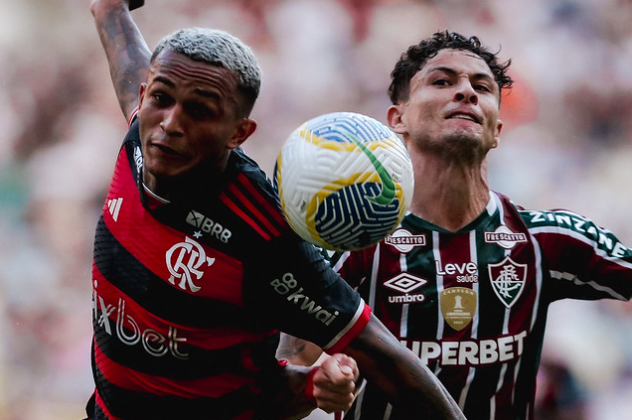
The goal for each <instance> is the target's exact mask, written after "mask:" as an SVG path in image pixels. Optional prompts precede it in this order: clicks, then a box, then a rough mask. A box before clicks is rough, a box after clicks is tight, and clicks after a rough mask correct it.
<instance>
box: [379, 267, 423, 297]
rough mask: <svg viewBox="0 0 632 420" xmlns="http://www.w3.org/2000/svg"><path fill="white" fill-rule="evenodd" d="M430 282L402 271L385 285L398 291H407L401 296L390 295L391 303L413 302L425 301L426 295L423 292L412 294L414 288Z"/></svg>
mask: <svg viewBox="0 0 632 420" xmlns="http://www.w3.org/2000/svg"><path fill="white" fill-rule="evenodd" d="M426 283H428V280H426V279H422V278H421V277H417V276H414V275H412V274H410V273H401V274H398V275H397V276H395V277H393V278H391V279H389V280H387V281H385V282H384V286H386V287H388V288H389V289H392V290H395V291H397V292H401V293H405V294H404V295H401V296H389V297H388V302H389V303H413V302H423V301H424V300H425V299H426V297H425V296H424V295H423V294H422V293H419V294H414V295H410V294H409V293H410V292H412V291H413V290H415V289H417V288H419V287H421V286H423V285H424V284H426Z"/></svg>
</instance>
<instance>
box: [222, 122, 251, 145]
mask: <svg viewBox="0 0 632 420" xmlns="http://www.w3.org/2000/svg"><path fill="white" fill-rule="evenodd" d="M256 129H257V121H255V120H253V119H252V118H242V119H241V121H239V123H238V125H237V129H236V130H235V132H234V133H233V137H231V139H230V141H229V142H228V148H229V149H236V148H237V147H239V146H241V145H242V143H243V142H245V141H246V139H248V137H250V135H251V134H252V133H254V132H255V130H256Z"/></svg>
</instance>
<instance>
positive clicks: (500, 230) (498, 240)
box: [485, 225, 527, 249]
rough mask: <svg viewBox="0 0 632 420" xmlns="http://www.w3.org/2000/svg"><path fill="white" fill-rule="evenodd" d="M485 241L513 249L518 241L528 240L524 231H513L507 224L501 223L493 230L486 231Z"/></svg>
mask: <svg viewBox="0 0 632 420" xmlns="http://www.w3.org/2000/svg"><path fill="white" fill-rule="evenodd" d="M485 242H487V243H488V244H496V245H499V246H501V247H503V248H505V249H511V248H513V247H514V246H516V244H517V243H518V242H527V235H525V234H524V233H522V232H518V233H515V232H512V231H511V229H509V228H508V227H507V226H505V225H500V226H498V227H497V228H496V230H495V231H493V232H485Z"/></svg>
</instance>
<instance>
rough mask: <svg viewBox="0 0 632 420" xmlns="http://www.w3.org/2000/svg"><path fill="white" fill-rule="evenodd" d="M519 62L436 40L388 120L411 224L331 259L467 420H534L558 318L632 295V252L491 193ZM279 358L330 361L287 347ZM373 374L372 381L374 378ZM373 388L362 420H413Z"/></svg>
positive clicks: (578, 224) (401, 75)
mask: <svg viewBox="0 0 632 420" xmlns="http://www.w3.org/2000/svg"><path fill="white" fill-rule="evenodd" d="M509 65H510V62H509V61H507V62H501V61H499V59H498V56H497V54H495V53H492V52H490V51H489V50H488V49H487V48H486V47H484V46H483V45H482V44H481V42H480V40H479V39H478V38H477V37H465V36H462V35H460V34H458V33H454V32H449V31H443V32H437V33H435V34H434V35H432V36H431V37H430V38H428V39H424V40H422V41H421V42H419V43H418V44H415V45H412V46H410V47H409V48H408V50H407V51H406V52H405V53H404V54H402V56H401V58H400V60H399V61H398V62H397V64H396V65H395V68H394V70H393V72H392V82H391V85H390V88H389V96H390V98H391V101H392V106H390V107H389V108H388V112H387V120H388V123H389V125H390V126H391V128H392V129H393V130H394V131H395V132H396V133H398V134H399V135H401V136H402V138H403V140H404V142H405V143H406V146H407V149H408V151H409V153H410V156H411V158H412V161H413V168H414V175H415V190H414V194H413V198H412V202H411V205H410V207H409V213H408V214H407V216H406V217H405V218H404V220H403V221H402V223H401V225H400V226H399V227H398V228H397V229H396V230H395V231H394V232H393V233H392V235H390V236H389V237H387V238H386V239H385V240H384V241H382V242H380V243H379V244H377V245H376V246H373V247H371V248H368V249H364V250H361V251H356V252H347V253H342V254H341V253H338V254H334V255H332V256H331V264H332V265H334V266H335V268H336V269H337V271H338V272H339V273H341V275H342V277H343V278H344V279H345V280H347V281H348V282H349V283H350V284H351V285H353V286H354V287H355V288H357V289H358V290H359V291H360V293H361V295H362V296H363V297H364V299H365V300H366V301H367V303H368V304H369V305H370V306H371V307H372V308H373V312H374V314H375V315H376V316H377V317H378V318H379V319H380V320H381V321H382V322H383V323H384V324H385V325H386V326H387V328H388V329H389V330H390V331H391V332H392V333H393V334H394V335H395V336H396V337H397V338H398V339H399V340H400V341H401V342H403V343H405V344H406V346H407V347H409V348H410V349H411V350H412V351H413V352H414V353H415V354H417V356H418V357H419V358H420V359H421V360H423V362H424V363H426V364H427V365H428V367H429V368H430V369H431V370H432V371H433V372H434V373H435V375H436V376H437V377H438V378H439V379H440V380H441V382H442V383H443V384H444V385H445V387H446V388H447V390H448V391H449V392H450V395H452V397H453V398H454V399H455V400H456V401H457V403H458V404H459V407H460V408H461V409H462V410H463V413H464V414H465V416H466V417H467V418H468V419H476V420H533V419H534V398H535V387H536V374H537V370H538V365H539V362H540V356H541V351H542V345H543V340H544V331H545V325H546V317H547V311H548V308H549V305H550V304H551V303H553V302H555V301H557V300H560V299H583V300H596V299H617V300H622V301H624V300H629V299H630V297H631V296H632V249H630V248H628V247H627V246H625V245H624V244H622V243H621V241H620V240H619V239H617V237H616V236H615V235H613V234H612V233H611V232H610V231H608V230H606V229H603V228H601V227H599V226H598V225H597V224H596V223H595V222H593V221H592V220H590V219H588V218H586V217H583V216H581V215H579V214H577V213H574V212H571V211H566V210H554V211H539V210H529V209H524V208H522V207H520V206H518V205H516V204H514V203H513V202H512V201H511V200H510V199H509V198H507V197H506V196H504V195H503V194H500V193H498V192H495V191H492V190H491V189H490V187H489V183H488V178H487V154H488V153H489V152H490V151H491V150H492V149H494V148H496V147H497V146H498V144H499V142H500V135H501V131H502V127H503V123H502V121H501V120H500V118H499V111H500V103H501V95H502V91H503V89H506V88H509V87H511V85H512V79H511V77H510V76H509V75H508V74H507V69H508V67H509ZM282 341H283V343H284V344H283V346H282V347H281V349H280V351H279V354H280V355H285V356H287V357H289V358H290V359H291V360H294V361H295V362H297V363H304V364H309V363H311V362H312V361H313V360H314V358H316V357H317V356H318V355H319V353H320V351H319V349H317V348H315V347H314V346H311V345H309V344H308V343H302V342H301V341H300V340H296V339H294V338H292V337H285V338H284V339H283V340H282ZM361 373H362V372H361ZM388 400H389V398H388V397H387V396H385V395H384V394H383V392H382V391H381V390H379V389H376V388H375V387H374V384H373V383H371V382H369V383H368V384H367V385H366V387H365V388H364V387H363V392H362V393H361V394H360V395H359V396H358V398H357V400H356V402H355V404H354V406H353V408H352V409H351V410H350V411H349V412H348V413H347V418H349V419H357V418H362V419H375V418H379V419H385V420H387V419H391V420H397V419H408V418H411V417H410V416H409V415H408V414H407V413H402V412H401V411H400V410H399V409H398V408H397V407H393V406H391V405H390V404H389V403H388Z"/></svg>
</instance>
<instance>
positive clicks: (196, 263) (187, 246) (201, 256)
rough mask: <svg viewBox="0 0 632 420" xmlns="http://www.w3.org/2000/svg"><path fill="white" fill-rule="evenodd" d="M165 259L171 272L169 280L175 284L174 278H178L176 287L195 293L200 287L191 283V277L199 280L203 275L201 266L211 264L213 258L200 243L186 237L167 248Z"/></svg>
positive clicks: (213, 260)
mask: <svg viewBox="0 0 632 420" xmlns="http://www.w3.org/2000/svg"><path fill="white" fill-rule="evenodd" d="M166 261H167V268H168V269H169V273H170V274H171V276H170V277H169V282H170V283H171V284H174V285H175V284H176V279H179V280H180V283H179V284H178V287H179V288H180V289H182V290H187V289H190V290H191V291H192V292H194V293H195V292H197V291H199V290H200V289H201V287H199V286H197V285H196V284H195V283H193V278H194V277H195V279H196V280H200V279H201V278H202V276H203V275H204V272H203V271H202V270H201V268H203V266H204V267H210V266H211V265H213V263H214V262H215V258H210V257H207V256H206V251H204V248H203V247H202V245H200V244H199V243H198V242H196V241H194V240H193V239H191V238H189V237H186V238H185V239H184V242H179V243H177V244H175V245H174V246H172V247H171V248H169V250H168V251H167V254H166Z"/></svg>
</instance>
